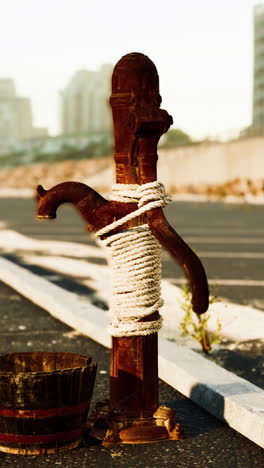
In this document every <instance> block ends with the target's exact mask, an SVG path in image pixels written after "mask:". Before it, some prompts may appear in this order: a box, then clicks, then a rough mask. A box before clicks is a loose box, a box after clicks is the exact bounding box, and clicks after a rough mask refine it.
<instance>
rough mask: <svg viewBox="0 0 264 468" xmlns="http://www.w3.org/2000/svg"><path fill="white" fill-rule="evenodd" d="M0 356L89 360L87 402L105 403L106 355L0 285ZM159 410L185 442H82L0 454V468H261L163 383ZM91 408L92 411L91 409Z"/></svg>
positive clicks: (254, 455)
mask: <svg viewBox="0 0 264 468" xmlns="http://www.w3.org/2000/svg"><path fill="white" fill-rule="evenodd" d="M0 310H1V314H0V353H10V352H17V351H21V350H23V351H26V350H28V351H33V350H34V351H43V350H44V349H45V350H46V351H70V352H75V353H83V354H87V355H90V356H92V358H93V359H94V360H96V361H97V364H98V371H97V377H96V384H95V388H94V394H93V397H94V398H93V402H95V401H102V400H104V399H105V398H108V394H109V371H108V369H109V358H110V351H109V350H108V349H106V348H104V347H103V346H100V345H99V344H98V343H95V342H94V341H93V340H91V339H89V338H88V337H86V336H83V335H78V334H76V333H72V330H71V329H70V328H69V327H68V326H67V325H65V324H63V323H61V322H59V321H58V320H56V319H55V318H53V317H51V316H50V315H49V314H47V313H46V312H45V311H44V310H42V309H41V308H39V307H37V306H36V305H34V304H33V303H32V302H30V301H28V300H27V299H25V298H24V297H22V296H21V295H20V294H18V293H17V292H15V291H14V290H12V289H11V288H9V287H8V286H6V285H5V284H3V283H1V282H0ZM159 398H160V404H165V405H167V406H169V407H171V408H173V409H175V411H176V419H177V421H178V422H181V423H182V425H183V427H184V431H185V435H186V438H185V440H182V441H173V440H172V441H163V442H157V443H152V444H142V445H140V444H131V445H115V446H110V447H102V446H101V445H98V443H96V442H95V441H94V440H91V439H89V437H84V439H83V442H82V444H81V446H80V447H78V448H76V449H74V450H71V451H68V452H62V453H58V454H50V455H42V456H21V455H11V454H5V453H2V452H0V467H1V468H29V467H32V468H56V467H57V466H63V467H64V468H74V467H77V466H78V467H79V468H88V467H98V468H111V467H119V466H120V467H121V466H123V467H126V468H128V467H129V468H130V467H142V468H161V467H164V466H165V467H177V468H193V467H198V468H209V467H210V468H219V467H223V468H261V467H262V466H263V464H262V461H263V457H262V456H263V450H262V449H261V448H260V447H259V446H257V445H256V444H254V443H253V442H251V441H250V440H248V439H246V438H245V437H243V436H242V435H241V434H239V433H238V432H236V431H235V430H233V429H231V428H230V427H228V426H227V425H226V424H224V423H223V422H221V421H219V420H217V419H216V418H215V417H214V416H212V415H210V414H209V413H207V412H206V411H205V410H203V409H202V408H199V406H198V405H196V404H195V403H193V402H192V401H191V400H189V399H188V398H185V397H184V396H183V395H181V394H180V393H179V392H177V391H176V390H174V389H173V388H172V387H170V386H169V385H166V384H165V383H164V382H162V381H160V382H159ZM92 406H93V405H92Z"/></svg>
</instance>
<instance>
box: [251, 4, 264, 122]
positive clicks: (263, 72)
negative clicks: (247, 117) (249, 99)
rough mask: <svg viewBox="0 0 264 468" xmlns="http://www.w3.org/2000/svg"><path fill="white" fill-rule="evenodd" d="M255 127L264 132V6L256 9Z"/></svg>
mask: <svg viewBox="0 0 264 468" xmlns="http://www.w3.org/2000/svg"><path fill="white" fill-rule="evenodd" d="M253 127H254V128H259V129H263V131H264V5H263V4H262V5H256V6H255V8H254V98H253Z"/></svg>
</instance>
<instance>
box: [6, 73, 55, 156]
mask: <svg viewBox="0 0 264 468" xmlns="http://www.w3.org/2000/svg"><path fill="white" fill-rule="evenodd" d="M39 134H42V135H43V134H45V135H47V134H48V132H47V129H38V128H34V127H33V124H32V110H31V102H30V99H29V98H25V97H19V96H17V95H16V89H15V84H14V81H13V80H12V79H10V78H0V154H4V153H8V152H12V151H19V149H20V146H21V145H22V144H23V143H24V142H25V140H28V139H30V138H33V137H36V136H39Z"/></svg>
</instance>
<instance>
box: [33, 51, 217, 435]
mask: <svg viewBox="0 0 264 468" xmlns="http://www.w3.org/2000/svg"><path fill="white" fill-rule="evenodd" d="M160 103H161V97H160V94H159V77H158V73H157V70H156V67H155V65H154V64H153V62H152V61H151V60H150V59H149V58H148V57H147V56H145V55H143V54H140V53H131V54H127V55H125V56H124V57H122V58H121V60H119V62H118V63H117V64H116V66H115V68H114V71H113V76H112V95H111V97H110V104H111V107H112V112H113V122H114V137H115V155H114V158H115V163H116V182H117V184H136V185H139V186H140V185H143V184H147V183H149V182H154V181H156V179H157V158H158V156H157V145H158V141H159V139H160V137H161V135H162V134H163V133H165V132H167V130H168V129H169V127H170V125H171V124H172V117H171V116H170V115H169V114H168V113H167V112H166V111H165V110H163V109H160ZM37 192H38V197H39V206H38V218H40V219H52V218H55V217H56V210H57V208H58V207H59V206H60V205H61V204H62V203H64V202H71V203H73V204H74V205H75V206H76V208H77V209H78V210H79V212H80V214H81V215H82V217H83V218H84V219H85V220H86V221H87V223H88V230H90V231H100V230H101V229H102V228H104V227H105V226H107V225H109V224H111V223H112V222H113V221H116V220H119V219H121V218H123V217H124V216H126V215H128V214H129V213H132V212H133V211H135V210H136V209H137V208H138V207H137V204H136V203H135V202H134V203H125V202H122V201H108V200H106V199H105V198H103V197H102V196H101V195H99V194H98V193H97V192H95V191H94V190H93V189H92V188H90V187H88V186H86V185H85V184H82V183H78V182H64V183H62V184H58V185H56V186H55V187H53V188H51V189H50V190H45V189H43V187H42V186H38V189H37ZM146 223H147V224H148V226H149V229H150V231H151V233H152V234H153V235H154V236H155V238H156V239H158V241H159V242H160V244H162V246H164V247H165V248H166V249H167V250H168V251H169V252H170V253H171V255H172V256H173V257H174V258H175V260H176V261H177V262H178V263H179V264H180V265H181V267H182V268H183V269H184V271H185V273H186V276H187V278H188V279H189V283H190V287H191V291H192V305H193V310H194V311H195V312H196V313H197V314H202V313H204V312H205V311H206V310H207V308H208V285H207V279H206V275H205V272H204V268H203V266H202V263H201V261H200V260H199V258H198V257H197V256H196V255H195V253H194V252H193V251H192V250H191V249H190V247H189V246H188V245H187V244H186V243H185V242H184V241H183V240H182V239H181V237H180V236H179V235H178V234H177V233H176V232H175V231H174V229H173V228H172V227H171V226H170V225H169V223H168V222H167V220H166V218H165V216H164V214H163V210H162V208H155V209H151V210H150V211H147V212H146V213H145V214H143V215H141V216H138V217H136V218H134V219H132V220H130V221H127V222H125V223H124V224H123V225H122V226H120V227H118V228H115V229H113V230H112V231H111V232H109V233H107V234H104V235H102V236H101V237H102V238H108V237H111V236H113V234H116V233H120V232H123V231H125V230H131V229H132V228H134V227H135V226H141V225H143V224H146ZM158 319H159V312H158V310H155V311H154V312H152V313H151V314H150V315H148V317H143V318H142V319H141V321H142V322H144V321H148V322H151V321H153V322H154V321H157V320H158ZM110 375H111V381H110V402H109V404H106V405H104V404H98V405H97V409H96V415H95V421H94V429H93V432H94V433H95V434H98V433H100V431H101V433H103V436H102V438H103V443H104V444H111V443H140V442H151V441H156V440H160V439H168V438H173V439H180V438H182V437H183V432H182V430H181V427H180V425H179V424H176V425H175V424H174V412H173V410H171V409H170V408H166V407H163V406H162V407H159V399H158V336H157V332H154V333H151V334H148V335H145V336H137V335H136V336H135V335H134V336H113V337H112V351H111V372H110Z"/></svg>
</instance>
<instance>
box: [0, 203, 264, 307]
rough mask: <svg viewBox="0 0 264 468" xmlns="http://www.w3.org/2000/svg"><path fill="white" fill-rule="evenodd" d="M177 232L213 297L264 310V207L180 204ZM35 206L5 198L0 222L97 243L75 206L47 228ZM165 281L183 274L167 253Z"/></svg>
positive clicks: (173, 210) (174, 213)
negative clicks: (203, 272)
mask: <svg viewBox="0 0 264 468" xmlns="http://www.w3.org/2000/svg"><path fill="white" fill-rule="evenodd" d="M165 211H166V215H167V218H168V220H169V221H170V223H171V224H172V226H173V227H174V229H176V231H177V232H178V233H179V234H180V235H181V236H182V237H183V238H184V240H185V241H186V242H187V243H188V244H189V245H190V246H191V247H192V248H193V249H194V250H195V251H196V253H197V254H198V255H199V257H200V258H201V260H202V262H203V265H204V267H205V270H206V273H207V277H208V279H209V285H210V291H211V293H212V294H213V295H216V296H218V297H222V298H227V299H229V300H231V301H233V302H237V303H240V304H247V305H252V306H254V307H257V308H259V309H263V310H264V293H263V287H264V273H263V269H264V235H263V234H264V216H263V214H264V206H261V205H248V204H241V205H239V204H224V203H221V202H219V203H216V202H214V203H205V202H202V203H198V202H175V203H172V204H171V205H170V206H169V207H167V208H166V210H165ZM34 212H35V202H34V201H33V200H30V199H16V198H13V199H4V198H0V220H3V221H6V222H7V224H8V228H9V229H13V230H15V231H17V232H20V233H22V234H25V235H28V236H33V237H35V238H38V239H54V240H63V241H74V242H83V243H94V240H93V238H92V236H90V234H89V233H87V232H86V230H85V224H84V221H83V220H82V219H81V218H80V216H79V214H78V213H77V212H76V211H75V209H74V208H73V207H72V206H71V205H64V206H62V207H61V208H60V209H59V215H58V218H57V219H56V220H54V221H50V222H47V223H43V222H42V223H41V222H37V221H36V220H35V219H34ZM163 277H164V278H170V279H171V280H173V281H175V283H176V284H177V283H179V282H180V281H181V280H182V279H183V278H184V275H183V272H182V270H181V269H180V268H179V266H178V265H176V264H175V262H174V261H173V260H172V259H171V257H170V256H169V254H167V253H166V252H165V253H164V256H163Z"/></svg>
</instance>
